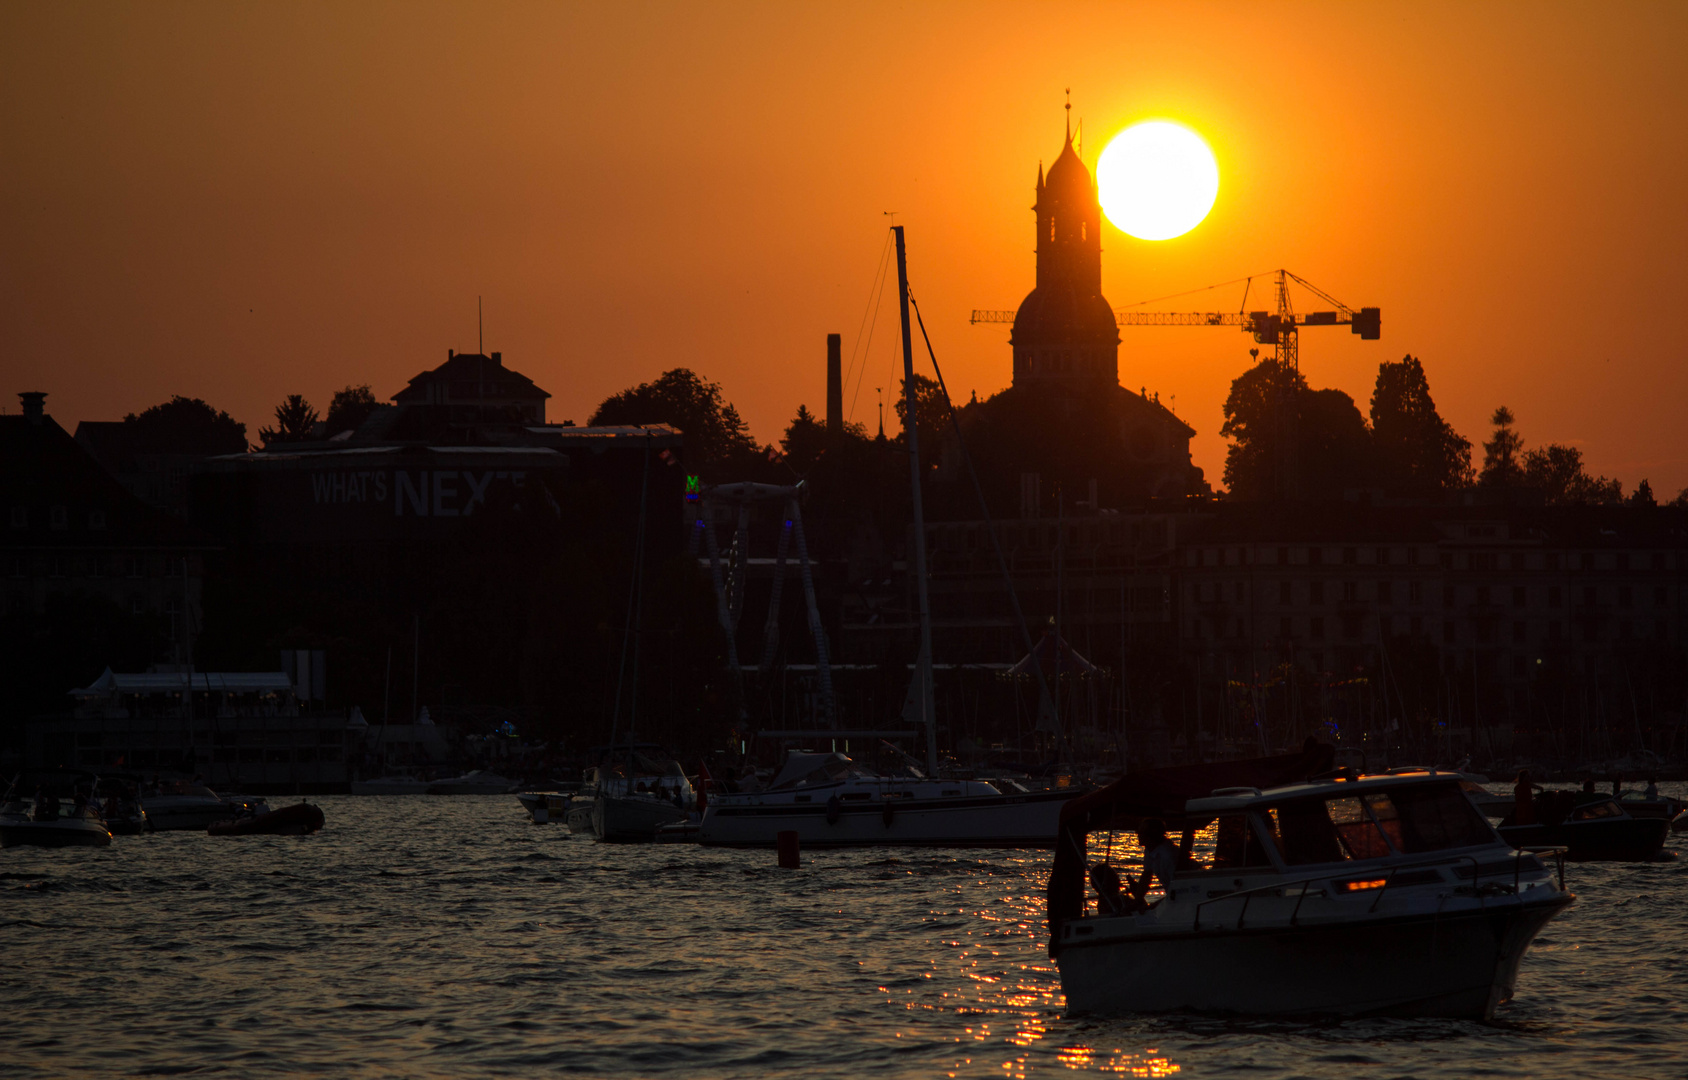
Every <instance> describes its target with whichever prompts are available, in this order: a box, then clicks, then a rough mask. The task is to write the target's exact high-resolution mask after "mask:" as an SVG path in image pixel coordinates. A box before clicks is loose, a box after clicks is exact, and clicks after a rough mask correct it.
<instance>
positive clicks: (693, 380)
mask: <svg viewBox="0 0 1688 1080" xmlns="http://www.w3.org/2000/svg"><path fill="white" fill-rule="evenodd" d="M589 422H590V423H592V424H669V425H671V426H673V427H676V428H679V429H680V431H681V432H683V433H684V434H685V436H686V453H687V458H688V461H689V462H691V463H693V464H695V465H697V466H699V467H702V468H708V469H712V470H713V469H721V468H728V467H733V465H734V463H738V465H740V466H742V465H744V464H746V462H745V459H746V458H748V457H749V456H751V455H754V454H756V453H758V448H757V446H756V440H755V439H753V438H751V437H750V431H749V429H748V428H747V427H746V426H745V423H744V420H743V419H741V418H740V417H739V414H738V410H737V409H735V408H733V407H732V405H730V404H728V402H727V400H726V398H725V397H723V396H722V393H721V385H720V384H719V383H712V382H708V381H706V380H704V379H702V378H700V377H699V376H698V374H697V373H696V372H694V371H692V370H691V369H690V368H674V369H673V370H672V371H665V372H663V373H662V374H661V375H659V376H658V377H657V378H656V380H655V381H653V382H648V383H641V384H639V385H638V386H635V387H633V388H632V389H630V390H623V391H622V392H621V393H619V394H612V395H610V396H609V397H607V398H605V399H604V401H603V404H601V405H599V406H598V408H597V409H596V410H595V411H594V412H593V413H592V416H591V419H590V421H589Z"/></svg>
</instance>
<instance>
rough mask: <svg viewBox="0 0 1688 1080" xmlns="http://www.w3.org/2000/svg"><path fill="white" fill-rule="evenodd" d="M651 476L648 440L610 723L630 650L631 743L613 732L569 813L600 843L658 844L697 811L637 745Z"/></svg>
mask: <svg viewBox="0 0 1688 1080" xmlns="http://www.w3.org/2000/svg"><path fill="white" fill-rule="evenodd" d="M650 474H651V448H650V442H649V440H647V441H646V443H645V465H644V473H643V475H642V476H641V478H640V481H639V533H638V539H637V540H636V541H635V543H634V555H633V585H632V588H631V591H630V595H629V597H628V603H627V631H626V634H625V636H624V637H623V639H622V647H621V670H620V672H618V673H617V675H616V686H615V717H614V720H613V721H612V723H613V724H616V725H619V723H620V721H621V688H622V685H623V683H624V682H625V675H626V672H627V658H628V652H629V649H631V652H632V657H633V681H632V685H631V687H630V688H629V693H628V715H627V741H626V743H624V744H620V745H618V744H617V743H616V739H615V729H614V728H613V727H612V729H611V737H610V746H609V748H608V750H607V751H606V754H605V759H606V760H605V763H604V764H603V765H601V766H600V767H599V768H597V769H595V770H593V776H592V777H591V778H590V779H591V780H592V781H593V782H592V783H590V784H589V785H588V786H589V787H590V788H591V794H590V795H589V796H587V797H586V798H582V799H578V800H576V802H578V803H579V806H578V814H579V817H578V818H577V808H576V806H575V805H574V804H571V805H570V808H569V817H568V820H569V827H570V829H571V830H572V829H573V828H574V826H575V822H576V821H577V820H580V819H582V818H584V819H587V820H590V821H591V824H592V832H593V834H594V835H595V836H597V838H598V839H600V840H611V841H641V840H655V839H656V838H657V834H658V830H660V829H662V828H664V827H665V826H670V825H681V824H684V823H685V822H687V821H688V820H690V818H691V813H692V810H693V809H694V808H695V807H696V805H697V794H696V792H694V791H693V790H692V785H691V782H690V781H689V780H687V779H686V772H685V770H684V769H683V768H681V767H680V764H679V762H677V761H670V762H668V763H666V764H662V763H660V762H658V763H652V762H651V761H649V760H648V756H649V751H650V750H651V749H653V748H651V747H647V746H639V745H638V744H636V743H634V741H633V732H634V729H635V728H636V727H637V726H638V720H639V651H640V650H639V628H640V625H641V622H642V616H643V613H642V611H641V608H642V607H643V600H644V589H645V525H646V522H647V518H648V514H647V509H648V507H647V504H648V502H649V499H650ZM618 774H619V776H618ZM583 794H584V792H583ZM582 823H584V822H582Z"/></svg>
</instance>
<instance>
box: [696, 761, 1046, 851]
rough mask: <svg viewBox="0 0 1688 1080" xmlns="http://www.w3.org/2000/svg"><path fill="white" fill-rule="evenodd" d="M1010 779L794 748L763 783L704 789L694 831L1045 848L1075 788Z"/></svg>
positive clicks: (862, 842) (707, 839) (719, 835)
mask: <svg viewBox="0 0 1688 1080" xmlns="http://www.w3.org/2000/svg"><path fill="white" fill-rule="evenodd" d="M1016 787H1018V785H1015V784H1013V783H1012V782H1011V781H997V782H996V783H995V784H992V783H987V782H986V781H983V780H945V779H930V778H927V777H923V776H916V775H912V770H911V775H905V776H884V775H880V774H878V773H875V772H873V771H871V770H869V769H865V768H863V767H862V766H861V765H859V764H858V763H857V762H855V761H853V760H851V759H850V758H849V757H848V756H846V755H844V754H838V753H804V752H802V751H793V752H792V753H791V755H790V757H788V758H787V759H786V762H785V765H784V767H782V768H781V769H780V771H779V773H778V774H777V775H776V776H775V777H774V779H773V781H772V782H771V783H769V785H768V788H767V790H766V791H754V792H720V791H716V790H713V789H712V790H710V791H709V792H708V793H707V798H706V805H705V807H704V811H703V822H702V825H701V828H700V830H699V837H698V838H699V840H700V841H701V842H702V843H704V844H707V845H714V846H719V847H773V846H774V845H775V844H776V843H777V842H778V841H777V838H778V835H779V834H780V833H782V832H787V831H791V832H796V833H797V837H798V842H799V843H800V844H801V845H802V846H803V847H865V846H872V845H883V846H903V845H910V846H916V845H917V846H927V847H1005V848H1014V847H1019V848H1047V847H1053V846H1054V845H1055V832H1056V824H1057V822H1058V821H1059V820H1060V816H1061V807H1062V806H1064V805H1065V804H1066V803H1068V802H1069V801H1071V800H1072V799H1073V798H1074V797H1075V796H1076V795H1078V794H1079V790H1078V789H1077V788H1056V789H1053V790H1050V791H1035V792H1034V791H1026V790H1024V789H1020V790H1014V789H1015V788H1016Z"/></svg>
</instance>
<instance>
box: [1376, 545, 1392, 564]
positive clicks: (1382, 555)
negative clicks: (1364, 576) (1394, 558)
mask: <svg viewBox="0 0 1688 1080" xmlns="http://www.w3.org/2000/svg"><path fill="white" fill-rule="evenodd" d="M1389 562H1390V558H1389V549H1388V548H1386V547H1380V548H1378V549H1377V565H1379V566H1388V565H1389Z"/></svg>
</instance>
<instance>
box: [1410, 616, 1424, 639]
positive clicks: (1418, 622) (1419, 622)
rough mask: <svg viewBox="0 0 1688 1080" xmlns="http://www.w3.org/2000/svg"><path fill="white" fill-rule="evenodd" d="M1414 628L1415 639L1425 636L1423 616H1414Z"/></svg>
mask: <svg viewBox="0 0 1688 1080" xmlns="http://www.w3.org/2000/svg"><path fill="white" fill-rule="evenodd" d="M1412 628H1413V637H1418V636H1419V635H1421V634H1423V633H1424V617H1423V616H1421V615H1414V616H1413V621H1412Z"/></svg>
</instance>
